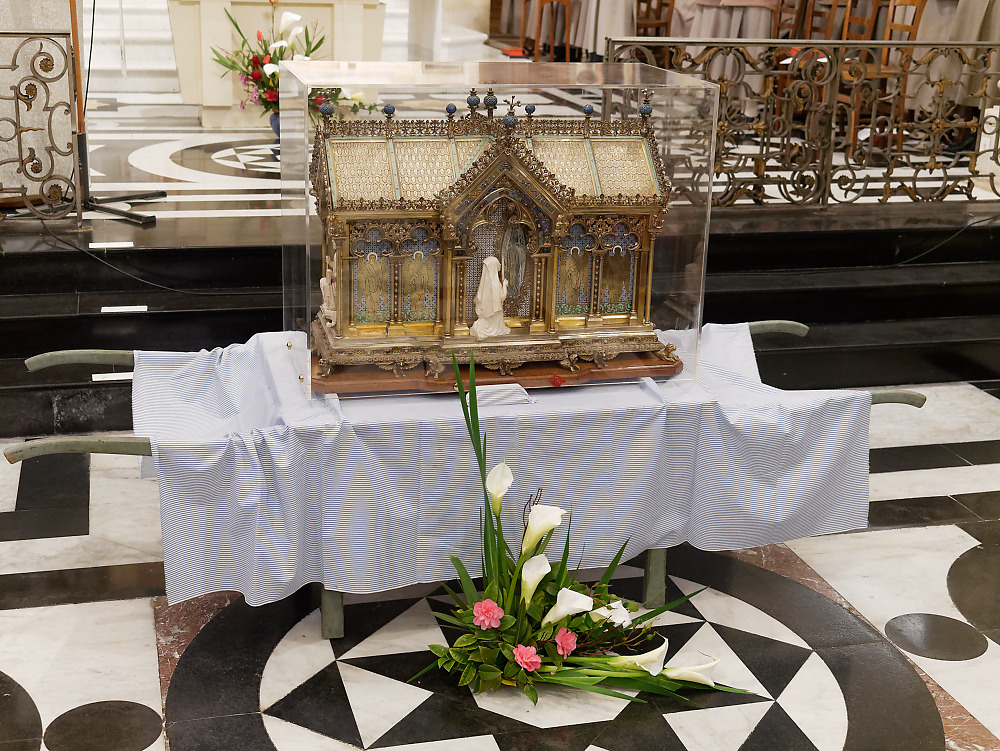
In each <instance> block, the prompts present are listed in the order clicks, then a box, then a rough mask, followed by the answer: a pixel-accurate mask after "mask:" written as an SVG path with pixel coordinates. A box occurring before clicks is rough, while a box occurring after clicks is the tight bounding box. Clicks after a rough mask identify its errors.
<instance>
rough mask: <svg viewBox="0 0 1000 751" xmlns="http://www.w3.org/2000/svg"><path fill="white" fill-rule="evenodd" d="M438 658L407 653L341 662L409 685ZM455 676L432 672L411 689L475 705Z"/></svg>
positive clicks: (423, 676)
mask: <svg viewBox="0 0 1000 751" xmlns="http://www.w3.org/2000/svg"><path fill="white" fill-rule="evenodd" d="M436 661H437V658H436V657H435V656H434V653H433V652H431V651H429V650H428V651H425V652H407V653H405V654H398V655H378V656H377V657H356V658H352V659H345V660H344V662H345V663H347V664H350V665H354V666H356V667H359V668H362V669H363V670H367V671H368V672H370V673H378V674H379V675H384V676H385V677H386V678H392V679H393V680H397V681H401V682H402V683H409V682H410V680H411V679H412V678H413V676H415V675H416V674H417V673H419V672H420V671H421V670H423V669H424V668H426V667H427V666H428V665H430V664H431V663H433V662H436ZM458 677H459V676H458V674H457V673H446V672H445V671H444V670H440V669H438V668H436V667H435V668H432V669H431V670H428V671H427V672H426V673H424V674H423V675H421V676H420V677H419V678H417V679H416V680H415V681H413V682H412V685H414V686H419V687H420V688H422V689H425V690H427V691H430V692H431V693H434V694H441V695H442V696H449V697H451V698H453V699H457V700H460V701H467V702H469V703H470V704H475V701H473V699H472V694H471V693H470V692H469V689H468V688H467V687H466V686H459V685H458Z"/></svg>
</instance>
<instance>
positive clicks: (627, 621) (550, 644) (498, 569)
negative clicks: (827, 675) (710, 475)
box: [411, 362, 746, 702]
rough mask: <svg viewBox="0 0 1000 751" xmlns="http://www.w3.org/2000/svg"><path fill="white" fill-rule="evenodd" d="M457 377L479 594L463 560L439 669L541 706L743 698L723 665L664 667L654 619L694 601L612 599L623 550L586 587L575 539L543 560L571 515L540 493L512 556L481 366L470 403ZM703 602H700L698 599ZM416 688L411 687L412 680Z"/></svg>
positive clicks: (439, 648) (504, 471)
mask: <svg viewBox="0 0 1000 751" xmlns="http://www.w3.org/2000/svg"><path fill="white" fill-rule="evenodd" d="M455 376H456V380H457V382H458V391H459V396H460V398H461V400H462V410H463V412H464V414H465V422H466V425H467V426H468V429H469V436H470V437H471V438H472V446H473V449H474V450H475V453H476V459H477V461H478V463H479V471H480V476H481V479H482V484H483V502H484V507H483V513H482V516H481V519H482V529H483V552H482V560H481V564H482V571H483V589H484V591H483V592H482V593H480V592H479V590H478V589H477V588H476V586H475V584H474V583H473V580H472V577H471V576H470V575H469V572H468V570H467V569H466V567H465V566H464V565H463V563H462V561H460V560H459V559H458V558H457V557H456V556H451V561H452V563H453V564H454V566H455V570H456V571H457V572H458V578H459V582H460V584H461V590H462V592H461V594H459V593H458V592H455V591H453V590H452V589H450V588H448V587H447V585H445V589H446V590H447V591H448V594H449V595H450V596H451V597H452V599H454V601H455V608H454V609H453V610H452V612H451V613H436V615H437V617H438V619H439V620H440V621H441V622H442V624H443V627H444V628H451V629H455V630H457V631H459V632H461V635H460V636H458V638H457V639H456V640H455V641H454V643H453V645H452V646H448V645H444V644H431V645H430V650H431V651H432V652H433V653H434V655H435V656H436V657H437V660H436V661H435V662H434V663H432V664H431V665H429V666H428V667H427V668H425V670H423V671H421V672H420V673H418V674H417V675H416V676H414V679H415V678H417V677H419V676H420V675H422V674H423V673H424V672H426V671H427V670H430V669H432V668H434V667H438V668H441V669H444V670H447V671H449V672H453V673H457V674H458V675H459V678H458V682H459V685H463V686H464V685H471V687H472V690H473V691H476V692H479V691H486V690H488V689H497V688H500V687H501V686H516V687H517V688H519V689H520V690H522V691H523V692H524V693H525V695H526V696H527V697H528V698H529V699H530V700H531V701H532V702H537V701H538V691H537V689H536V688H535V686H536V685H537V684H539V683H554V684H557V685H561V686H570V687H573V688H579V689H584V690H587V691H593V692H596V693H599V694H607V695H609V696H616V697H619V698H623V699H629V700H632V701H641V699H638V698H636V697H634V696H631V695H628V694H623V693H621V691H622V690H623V689H624V690H631V691H633V692H635V691H648V692H651V693H655V694H662V695H666V696H672V697H675V698H677V699H681V700H684V697H682V696H681V695H680V694H678V693H677V691H678V690H681V689H685V688H699V689H706V688H713V687H714V688H716V689H719V690H722V691H733V692H737V693H746V692H745V691H743V690H741V689H734V688H730V687H728V686H722V685H718V684H715V683H714V682H713V680H712V677H711V675H712V671H713V670H714V669H715V666H716V665H717V664H718V660H714V659H712V658H706V661H705V664H703V665H700V666H697V667H690V668H664V667H663V663H664V659H665V657H666V653H667V642H666V639H664V638H663V637H662V636H661V635H659V634H658V633H656V632H655V631H653V630H652V627H651V626H652V622H653V620H654V619H655V618H656V617H657V616H658V615H660V614H661V613H663V612H665V611H667V610H670V609H671V608H674V607H676V606H677V605H679V604H681V603H682V602H684V601H686V600H687V599H689V598H690V597H692V596H693V595H690V596H688V597H683V598H681V599H679V600H676V601H674V602H671V603H669V604H667V605H664V606H663V607H660V608H657V609H655V610H650V611H645V612H640V611H641V608H640V607H639V605H638V604H637V603H635V602H632V601H629V600H623V599H621V598H620V597H618V596H616V595H614V594H612V593H611V592H610V590H609V584H610V582H611V578H612V576H613V575H614V572H615V568H616V567H617V565H618V562H619V561H620V560H621V557H622V554H623V553H624V552H625V545H624V544H623V545H622V547H621V548H620V549H619V550H618V554H617V555H616V556H615V557H614V560H612V562H611V565H610V566H608V568H607V570H606V571H605V572H604V575H603V576H602V577H601V579H600V581H598V582H597V583H596V584H593V585H590V586H587V585H585V584H581V583H580V582H578V581H576V580H575V579H574V578H573V574H572V573H571V572H570V569H569V567H568V559H569V548H570V543H569V533H568V532H567V536H566V543H565V545H564V546H563V549H562V555H561V557H560V558H559V560H558V561H556V562H554V563H553V562H552V561H550V560H549V559H548V557H547V556H546V554H545V551H546V548H547V547H548V544H549V542H550V541H551V539H552V536H553V534H554V531H555V529H556V527H558V526H559V525H560V524H561V523H562V518H563V516H564V515H565V514H566V512H565V511H564V510H563V509H561V508H558V507H556V506H548V505H544V504H542V503H540V502H539V501H540V499H541V490H539V491H538V493H537V494H535V496H533V497H532V498H531V499H530V500H529V501H528V504H527V506H526V507H525V513H526V517H524V518H523V521H524V525H525V530H524V535H523V536H522V538H521V545H520V550H519V551H517V550H511V549H510V548H509V547H508V544H507V542H506V540H505V538H504V534H503V527H502V524H501V520H500V511H501V507H502V504H503V497H504V495H505V494H506V492H507V491H508V489H509V488H510V486H511V485H512V484H513V481H514V478H513V475H512V474H511V471H510V469H509V468H508V467H507V465H506V464H504V463H501V464H498V465H497V466H496V467H494V468H493V469H492V470H491V471H490V473H489V474H487V473H486V439H485V436H483V435H481V433H480V429H479V412H478V408H477V405H476V380H475V367H474V364H472V363H470V366H469V390H468V394H467V393H466V391H465V388H464V386H463V384H462V379H461V375H460V373H459V370H458V363H457V362H456V363H455ZM694 594H697V593H694ZM411 680H412V679H411Z"/></svg>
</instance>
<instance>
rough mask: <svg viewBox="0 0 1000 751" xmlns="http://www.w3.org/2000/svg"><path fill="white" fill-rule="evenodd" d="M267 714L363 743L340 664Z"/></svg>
mask: <svg viewBox="0 0 1000 751" xmlns="http://www.w3.org/2000/svg"><path fill="white" fill-rule="evenodd" d="M267 714H269V715H271V716H272V717H277V718H279V719H282V720H285V721H286V722H291V723H294V724H295V725H300V726H301V727H304V728H307V729H308V730H312V731H313V732H315V733H319V734H321V735H325V736H327V737H329V738H334V739H336V740H339V741H343V742H344V743H349V744H351V745H354V746H360V745H361V733H360V732H359V731H358V726H357V723H356V722H355V721H354V712H353V711H352V709H351V702H350V700H349V699H348V697H347V690H346V689H345V688H344V682H343V680H342V679H341V677H340V669H339V668H338V666H337V664H336V663H332V664H331V665H329V666H328V667H326V668H324V669H323V670H321V671H320V672H319V673H317V674H316V675H314V676H313V677H312V678H310V679H309V680H308V681H306V682H305V683H303V684H302V685H301V686H299V687H298V688H297V689H295V690H294V691H292V692H291V693H289V694H288V695H287V696H286V697H285V698H284V699H281V700H280V701H279V702H277V703H276V704H274V705H273V706H272V707H270V708H269V709H268V710H267Z"/></svg>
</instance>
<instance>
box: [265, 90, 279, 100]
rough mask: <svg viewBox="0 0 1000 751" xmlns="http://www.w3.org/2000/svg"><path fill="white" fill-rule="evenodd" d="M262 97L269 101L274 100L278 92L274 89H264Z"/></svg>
mask: <svg viewBox="0 0 1000 751" xmlns="http://www.w3.org/2000/svg"><path fill="white" fill-rule="evenodd" d="M264 98H265V99H266V100H267V101H269V102H276V101H278V92H277V91H275V90H274V89H271V90H270V91H265V92H264Z"/></svg>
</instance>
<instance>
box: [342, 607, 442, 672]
mask: <svg viewBox="0 0 1000 751" xmlns="http://www.w3.org/2000/svg"><path fill="white" fill-rule="evenodd" d="M444 643H445V638H444V634H443V633H442V632H441V627H440V626H438V624H437V619H436V618H435V617H434V614H433V613H432V612H431V608H430V605H428V604H427V600H418V601H417V602H416V603H415V604H414V605H413V607H411V608H410V609H409V610H407V611H405V612H403V613H402V614H401V615H398V616H396V618H394V619H393V620H391V621H389V623H387V624H385V625H384V626H383V627H382V628H380V629H379V630H378V631H376V632H375V633H374V634H372V635H371V636H369V637H368V638H367V639H365V640H364V641H362V642H361V643H360V644H358V645H357V646H355V647H353V648H352V649H350V650H348V651H347V652H345V653H343V654H341V655H340V658H341V659H350V658H352V657H373V656H376V655H392V654H400V653H404V652H422V651H424V650H426V649H427V645H428V644H444Z"/></svg>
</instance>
